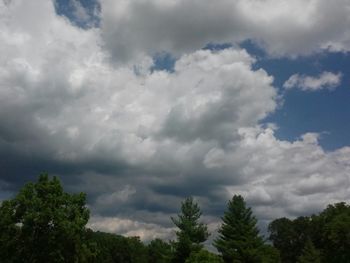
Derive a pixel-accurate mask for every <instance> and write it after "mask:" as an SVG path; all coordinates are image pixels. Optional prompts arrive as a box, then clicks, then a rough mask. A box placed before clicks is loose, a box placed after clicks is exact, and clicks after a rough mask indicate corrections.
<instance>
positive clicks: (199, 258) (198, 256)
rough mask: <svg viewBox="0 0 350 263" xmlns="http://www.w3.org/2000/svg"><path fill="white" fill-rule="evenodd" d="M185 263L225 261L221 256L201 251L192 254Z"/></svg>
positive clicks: (218, 262) (220, 262) (216, 262)
mask: <svg viewBox="0 0 350 263" xmlns="http://www.w3.org/2000/svg"><path fill="white" fill-rule="evenodd" d="M185 263H223V260H222V258H221V257H220V256H218V255H215V254H213V253H210V252H209V251H207V250H204V249H201V250H200V251H198V252H193V253H191V255H190V256H189V257H188V258H187V260H186V262H185Z"/></svg>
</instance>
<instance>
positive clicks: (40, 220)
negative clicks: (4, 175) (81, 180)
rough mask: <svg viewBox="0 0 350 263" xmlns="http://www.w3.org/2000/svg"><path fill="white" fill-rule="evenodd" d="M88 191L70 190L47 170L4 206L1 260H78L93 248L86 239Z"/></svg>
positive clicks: (0, 218) (0, 220)
mask: <svg viewBox="0 0 350 263" xmlns="http://www.w3.org/2000/svg"><path fill="white" fill-rule="evenodd" d="M88 220H89V210H88V209H87V207H86V206H85V194H84V193H79V194H68V193H65V192H64V191H63V188H62V185H61V183H60V181H59V180H58V178H56V177H53V178H52V179H50V178H49V177H48V175H47V174H42V175H40V176H39V180H38V182H37V183H35V184H34V183H28V184H26V185H25V186H24V187H23V188H22V189H21V190H20V191H19V193H18V194H17V195H16V196H15V198H13V199H11V200H6V201H4V202H2V204H1V207H0V235H1V237H0V254H1V257H2V261H1V262H21V259H24V258H25V259H26V262H78V261H86V260H88V258H89V257H90V256H92V252H93V251H91V250H90V249H89V247H88V244H87V243H85V242H84V241H85V240H84V233H85V225H86V223H87V222H88Z"/></svg>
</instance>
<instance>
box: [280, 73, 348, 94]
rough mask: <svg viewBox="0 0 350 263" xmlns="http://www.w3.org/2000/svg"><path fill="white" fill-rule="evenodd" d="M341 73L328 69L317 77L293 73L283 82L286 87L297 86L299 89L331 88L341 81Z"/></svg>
mask: <svg viewBox="0 0 350 263" xmlns="http://www.w3.org/2000/svg"><path fill="white" fill-rule="evenodd" d="M341 78H342V74H341V73H332V72H328V71H324V72H322V74H320V75H319V76H318V77H310V76H305V75H299V74H294V75H292V76H290V78H289V79H288V80H287V81H286V82H285V83H284V84H283V87H284V88H286V89H292V88H299V89H301V90H310V91H315V90H321V89H328V90H333V89H335V88H336V87H337V86H339V85H340V83H341Z"/></svg>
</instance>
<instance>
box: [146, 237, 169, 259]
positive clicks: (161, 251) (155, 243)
mask: <svg viewBox="0 0 350 263" xmlns="http://www.w3.org/2000/svg"><path fill="white" fill-rule="evenodd" d="M147 248H148V262H150V263H151V262H152V263H168V262H170V260H171V257H172V249H171V245H170V244H168V243H167V242H164V241H163V240H161V239H159V238H157V239H155V240H152V241H151V242H150V243H149V244H148V247H147Z"/></svg>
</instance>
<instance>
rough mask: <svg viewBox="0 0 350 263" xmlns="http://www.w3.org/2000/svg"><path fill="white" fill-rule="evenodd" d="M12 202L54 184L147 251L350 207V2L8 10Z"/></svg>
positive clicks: (2, 171)
mask: <svg viewBox="0 0 350 263" xmlns="http://www.w3.org/2000/svg"><path fill="white" fill-rule="evenodd" d="M0 48H1V52H0V200H4V199H7V198H11V197H12V196H14V194H15V193H16V192H17V191H18V190H19V189H20V188H21V187H22V186H23V185H24V184H25V183H26V182H29V181H35V180H36V178H37V176H38V174H39V173H41V172H44V171H45V172H48V173H49V174H50V175H53V176H58V177H59V178H60V179H61V180H62V182H63V184H64V188H65V189H66V190H67V191H69V192H85V193H86V194H87V205H88V207H89V208H90V211H91V217H90V221H89V227H91V228H93V229H95V230H102V231H108V232H113V233H117V234H123V235H128V236H132V235H138V236H140V237H141V239H142V240H144V241H147V240H150V239H153V238H156V237H159V238H163V239H169V238H172V237H173V236H174V231H175V230H174V226H173V225H172V223H171V220H170V217H171V216H174V215H176V214H177V213H178V212H179V208H180V203H181V201H182V200H183V199H184V198H185V197H188V196H194V198H195V200H196V201H197V202H198V203H199V204H200V206H201V208H202V211H203V221H204V222H205V223H207V224H208V226H209V230H210V231H211V232H212V233H214V234H213V235H215V231H216V230H217V227H218V224H219V223H220V216H222V214H223V212H224V210H225V206H226V203H227V201H228V200H229V199H231V198H232V196H233V195H234V194H241V195H242V196H243V197H244V198H245V200H246V202H247V204H248V206H250V207H252V209H253V211H254V214H255V216H256V217H257V218H258V220H259V226H260V227H261V229H262V231H264V230H263V229H264V228H265V229H266V225H267V224H268V222H270V221H271V220H273V219H276V218H278V217H289V218H295V217H297V216H300V215H310V214H312V213H317V212H320V211H321V210H322V209H324V208H325V207H326V206H327V205H328V204H330V203H335V202H341V201H345V202H349V200H350V137H349V136H348V135H349V134H350V121H349V116H350V103H349V100H350V52H349V51H350V0H336V1H327V0H295V1H287V0H220V1H211V0H200V1H199V0H132V1H130V0H86V1H84V0H81V1H79V0H52V1H50V0H36V1H25V0H0Z"/></svg>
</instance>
